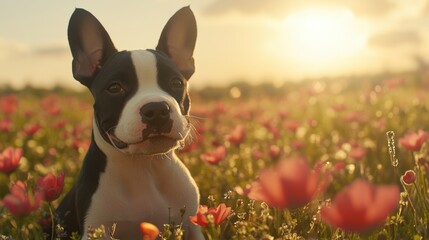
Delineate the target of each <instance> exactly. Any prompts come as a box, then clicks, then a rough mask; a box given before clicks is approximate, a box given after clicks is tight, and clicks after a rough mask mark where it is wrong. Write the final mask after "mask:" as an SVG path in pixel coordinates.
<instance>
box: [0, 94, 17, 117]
mask: <svg viewBox="0 0 429 240" xmlns="http://www.w3.org/2000/svg"><path fill="white" fill-rule="evenodd" d="M17 107H18V98H17V97H16V96H15V95H6V96H4V97H1V98H0V110H1V111H3V112H4V113H6V114H8V115H11V114H12V113H14V112H15V111H16V108H17Z"/></svg>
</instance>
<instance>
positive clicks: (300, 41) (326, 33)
mask: <svg viewBox="0 0 429 240" xmlns="http://www.w3.org/2000/svg"><path fill="white" fill-rule="evenodd" d="M283 28H284V38H285V39H287V46H286V48H287V52H288V53H292V54H291V55H290V56H291V57H292V58H294V60H295V61H299V62H302V63H303V64H306V65H307V66H309V65H311V66H312V67H313V68H320V70H322V69H323V68H327V67H332V64H334V63H337V62H340V61H341V60H342V59H344V58H347V57H348V56H350V55H352V54H353V53H355V52H357V51H359V49H361V48H362V47H364V46H365V44H366V40H365V36H364V34H362V33H361V32H359V30H358V28H357V22H356V19H355V18H354V16H353V13H352V12H351V11H348V10H344V9H307V10H302V11H298V12H295V13H291V14H290V15H288V16H287V17H286V18H285V20H284V21H283Z"/></svg>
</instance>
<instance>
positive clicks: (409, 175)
mask: <svg viewBox="0 0 429 240" xmlns="http://www.w3.org/2000/svg"><path fill="white" fill-rule="evenodd" d="M401 178H402V181H403V182H404V183H405V184H407V185H411V184H413V183H414V182H415V181H416V173H415V172H414V171H413V170H407V171H406V172H405V173H404V175H402V176H401Z"/></svg>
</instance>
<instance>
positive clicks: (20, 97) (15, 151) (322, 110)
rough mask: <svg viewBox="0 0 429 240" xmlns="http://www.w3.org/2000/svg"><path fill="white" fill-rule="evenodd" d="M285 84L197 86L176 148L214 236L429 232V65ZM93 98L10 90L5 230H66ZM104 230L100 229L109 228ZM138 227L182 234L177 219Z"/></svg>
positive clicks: (0, 181)
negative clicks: (63, 207) (184, 139)
mask: <svg viewBox="0 0 429 240" xmlns="http://www.w3.org/2000/svg"><path fill="white" fill-rule="evenodd" d="M279 89H280V90H281V91H280V90H278V91H277V93H278V92H279V91H280V94H267V93H266V92H265V93H264V92H259V91H258V88H252V89H243V88H240V87H237V86H236V87H230V88H224V89H217V91H218V92H220V93H219V94H218V96H217V97H216V94H212V96H211V97H210V99H209V98H208V97H207V95H205V94H204V91H195V92H194V93H192V94H191V95H192V97H193V101H192V110H191V114H192V116H191V118H192V123H193V126H194V131H193V132H192V136H191V137H190V138H189V141H188V143H187V144H186V145H185V146H184V148H183V149H181V150H180V151H179V156H180V158H181V159H182V161H183V162H184V163H185V164H186V165H187V167H188V168H189V170H190V172H191V173H192V175H193V176H194V178H195V180H196V182H197V184H198V186H199V189H200V193H201V204H202V205H201V206H200V209H199V212H198V214H197V215H196V216H194V217H191V221H192V222H194V223H195V224H198V225H200V226H201V228H202V230H203V231H204V234H205V236H206V238H207V239H267V240H268V239H416V240H417V239H429V230H428V229H429V221H428V219H429V192H428V190H429V189H428V185H429V175H428V172H429V144H428V143H427V142H428V140H429V132H427V131H429V95H428V94H427V92H428V91H429V76H426V75H424V74H407V75H404V76H400V77H394V78H386V79H383V80H380V79H370V80H367V79H359V80H354V81H345V80H343V81H312V82H306V83H301V84H290V85H288V86H286V87H283V88H279ZM213 91H214V90H213ZM249 91H252V92H251V94H249ZM91 105H92V102H91V97H90V96H88V95H85V94H77V93H67V94H58V93H55V92H49V91H46V92H44V93H43V94H40V93H39V94H36V93H34V92H29V91H22V92H5V91H3V92H2V93H1V95H0V199H1V203H0V239H43V236H44V235H43V231H42V229H43V228H45V229H52V231H56V232H58V233H60V234H61V227H60V226H54V225H52V223H51V221H50V219H51V216H52V215H51V214H52V212H51V211H52V209H54V208H55V207H56V206H57V205H58V203H59V200H60V199H61V198H62V197H63V195H64V194H65V193H66V192H67V191H68V190H69V189H70V188H71V186H72V184H73V183H74V181H75V179H76V176H77V174H78V172H79V168H80V165H81V161H82V159H83V157H84V154H85V152H86V149H87V148H88V145H89V139H90V134H91V127H92V126H91V123H92V107H91ZM95 227H98V226H95ZM105 227H107V228H110V226H105ZM104 229H105V228H97V229H93V230H92V232H93V234H92V236H91V239H110V237H109V232H108V231H105V230H104ZM141 230H142V231H143V233H144V234H146V237H147V238H146V239H154V238H156V237H159V239H180V236H181V234H182V231H181V229H180V225H179V226H172V225H169V224H168V223H166V225H165V228H164V229H154V228H153V226H151V225H150V223H145V224H142V226H141ZM158 231H159V232H158Z"/></svg>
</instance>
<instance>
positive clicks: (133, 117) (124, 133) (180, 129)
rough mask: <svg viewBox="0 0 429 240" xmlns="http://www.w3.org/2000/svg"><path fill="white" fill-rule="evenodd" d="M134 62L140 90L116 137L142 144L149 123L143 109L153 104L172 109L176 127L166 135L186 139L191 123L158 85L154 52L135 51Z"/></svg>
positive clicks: (119, 126)
mask: <svg viewBox="0 0 429 240" xmlns="http://www.w3.org/2000/svg"><path fill="white" fill-rule="evenodd" d="M131 59H132V62H133V64H134V68H135V70H136V75H137V79H138V89H137V91H136V93H135V95H134V96H132V97H131V98H130V99H129V100H128V102H127V103H126V104H125V107H124V109H123V111H122V114H121V116H120V118H119V122H118V125H117V127H116V129H115V132H114V133H115V135H116V137H118V138H119V139H120V140H122V141H123V142H125V143H138V142H141V141H142V139H143V136H142V131H143V129H145V128H146V124H144V123H143V122H142V118H141V115H140V109H141V108H142V107H143V106H144V105H145V104H147V103H150V102H166V103H167V104H168V105H169V107H170V117H171V119H172V120H173V127H172V129H171V132H170V133H168V134H163V135H165V136H169V137H172V138H175V139H179V138H182V137H184V136H185V135H186V134H187V131H188V129H187V120H186V118H185V117H184V116H183V115H182V113H181V111H180V106H179V104H178V103H177V101H176V100H175V99H174V98H173V97H172V96H171V95H169V94H168V93H167V92H165V91H163V90H162V89H161V88H160V86H159V84H158V78H157V75H158V74H157V61H156V57H155V55H154V54H153V53H152V52H150V51H146V50H136V51H132V52H131ZM142 150H143V151H144V149H142Z"/></svg>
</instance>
